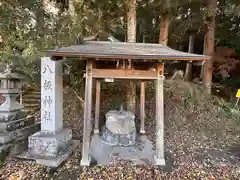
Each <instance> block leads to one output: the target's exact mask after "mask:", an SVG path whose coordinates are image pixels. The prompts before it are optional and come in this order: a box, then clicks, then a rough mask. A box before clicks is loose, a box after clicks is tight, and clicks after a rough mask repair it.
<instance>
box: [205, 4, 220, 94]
mask: <svg viewBox="0 0 240 180" xmlns="http://www.w3.org/2000/svg"><path fill="white" fill-rule="evenodd" d="M206 7H207V11H208V12H207V13H208V17H207V19H206V22H205V29H206V34H205V38H204V54H205V55H209V56H213V55H214V37H215V11H216V7H217V0H206ZM212 72H213V58H211V59H209V60H207V61H206V62H205V64H204V75H203V84H204V86H205V87H206V89H207V92H208V93H209V94H211V87H212Z"/></svg>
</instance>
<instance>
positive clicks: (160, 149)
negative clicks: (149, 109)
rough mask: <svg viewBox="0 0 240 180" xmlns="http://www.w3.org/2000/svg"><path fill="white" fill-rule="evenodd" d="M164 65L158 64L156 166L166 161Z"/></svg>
mask: <svg viewBox="0 0 240 180" xmlns="http://www.w3.org/2000/svg"><path fill="white" fill-rule="evenodd" d="M163 68H164V67H163V63H158V64H157V72H158V77H157V80H156V154H155V157H154V161H155V164H156V165H165V159H164V96H163V85H164V82H163V80H164V75H163Z"/></svg>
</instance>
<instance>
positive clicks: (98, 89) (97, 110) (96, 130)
mask: <svg viewBox="0 0 240 180" xmlns="http://www.w3.org/2000/svg"><path fill="white" fill-rule="evenodd" d="M100 92H101V83H100V80H98V79H97V80H96V104H95V126H94V134H98V133H99V116H100Z"/></svg>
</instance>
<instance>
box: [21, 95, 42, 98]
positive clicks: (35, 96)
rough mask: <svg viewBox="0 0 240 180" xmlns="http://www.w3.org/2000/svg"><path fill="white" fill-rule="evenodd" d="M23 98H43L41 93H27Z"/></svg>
mask: <svg viewBox="0 0 240 180" xmlns="http://www.w3.org/2000/svg"><path fill="white" fill-rule="evenodd" d="M22 98H23V99H39V98H41V95H32V94H25V95H24V96H23V97H22Z"/></svg>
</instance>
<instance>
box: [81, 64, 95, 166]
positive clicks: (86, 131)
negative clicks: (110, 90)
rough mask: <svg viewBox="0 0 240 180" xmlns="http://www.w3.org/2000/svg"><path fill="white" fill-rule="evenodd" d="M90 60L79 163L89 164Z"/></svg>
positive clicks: (86, 80)
mask: <svg viewBox="0 0 240 180" xmlns="http://www.w3.org/2000/svg"><path fill="white" fill-rule="evenodd" d="M92 67H93V62H92V60H87V64H86V78H85V82H86V84H85V104H84V127H83V143H82V160H81V165H83V166H89V165H90V161H91V158H90V156H89V149H90V134H91V119H92V118H91V114H92Z"/></svg>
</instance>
